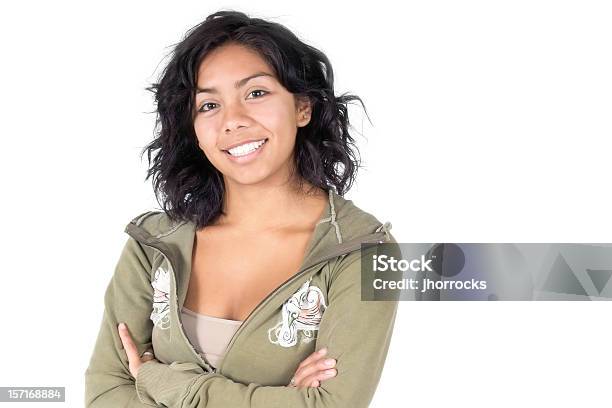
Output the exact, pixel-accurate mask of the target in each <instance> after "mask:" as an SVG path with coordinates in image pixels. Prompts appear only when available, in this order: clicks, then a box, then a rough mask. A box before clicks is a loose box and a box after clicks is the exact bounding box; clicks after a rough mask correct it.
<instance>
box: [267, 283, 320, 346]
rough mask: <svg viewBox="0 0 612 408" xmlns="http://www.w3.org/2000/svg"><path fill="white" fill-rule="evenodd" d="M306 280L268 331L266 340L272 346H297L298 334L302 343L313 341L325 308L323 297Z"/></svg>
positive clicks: (318, 290)
mask: <svg viewBox="0 0 612 408" xmlns="http://www.w3.org/2000/svg"><path fill="white" fill-rule="evenodd" d="M311 280H312V277H311V278H310V279H308V280H307V281H306V282H304V284H303V285H302V286H301V287H300V289H298V291H297V292H295V293H294V294H293V295H291V297H290V298H289V299H287V301H285V303H283V308H282V310H281V320H280V321H279V322H278V323H277V324H276V325H275V326H274V327H272V328H270V329H269V330H268V339H269V340H270V342H271V343H272V344H278V345H280V346H282V347H291V346H294V345H296V344H297V341H298V332H299V331H301V332H302V342H303V343H308V342H311V341H312V340H314V339H315V332H316V331H318V330H319V323H320V322H321V317H323V312H324V311H325V309H326V308H327V306H326V305H325V297H324V296H323V292H322V291H321V289H319V288H318V287H316V286H314V285H311V284H310V281H311Z"/></svg>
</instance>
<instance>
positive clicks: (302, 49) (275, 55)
mask: <svg viewBox="0 0 612 408" xmlns="http://www.w3.org/2000/svg"><path fill="white" fill-rule="evenodd" d="M230 41H231V42H234V43H238V44H241V45H243V46H246V47H249V49H251V50H254V51H256V52H257V53H258V54H259V55H260V56H261V57H262V58H263V59H264V60H265V61H266V62H267V63H268V64H269V65H270V66H271V68H272V69H273V70H274V71H275V75H276V78H277V79H278V81H279V82H280V83H281V84H282V85H283V86H284V87H285V88H286V89H287V90H288V91H289V92H291V93H292V94H294V96H299V97H304V96H306V97H308V98H309V99H310V102H311V106H312V113H311V120H310V122H309V123H308V124H307V125H306V126H304V127H299V128H298V130H297V135H296V143H295V149H294V160H295V163H294V164H295V166H294V167H295V168H296V170H297V173H298V175H299V177H298V181H299V183H300V185H302V184H303V181H304V180H306V181H308V182H309V183H310V184H312V186H313V187H315V188H316V187H319V188H322V189H323V190H325V191H326V192H327V191H328V190H329V189H330V188H333V189H334V190H335V191H336V193H337V194H339V195H344V194H345V192H346V191H348V190H349V189H350V187H351V185H352V184H353V182H354V179H355V177H356V173H357V170H358V168H359V167H360V165H361V159H360V157H359V150H358V149H357V146H356V144H355V140H354V139H353V138H352V137H351V135H350V134H349V131H348V128H349V126H350V123H349V118H348V109H347V108H348V103H349V102H351V101H353V100H357V101H359V102H360V103H361V105H362V106H363V108H364V111H366V110H365V106H364V104H363V101H362V100H361V98H359V97H358V96H355V95H351V94H346V93H345V94H342V95H340V96H335V95H334V75H333V70H332V66H331V63H330V62H329V59H328V58H327V56H326V55H325V54H323V52H321V51H319V50H318V49H316V48H314V47H312V46H309V45H307V44H305V43H304V42H302V41H300V40H299V39H298V38H297V37H296V36H295V34H293V33H292V32H291V31H290V30H289V29H287V28H286V27H285V26H283V25H281V24H278V23H274V22H269V21H266V20H263V19H260V18H251V17H249V16H247V15H246V14H245V13H242V12H239V11H234V10H221V11H217V12H215V13H213V14H211V15H209V16H208V17H207V18H206V20H204V21H203V22H201V23H199V24H198V25H196V26H194V27H192V28H191V29H189V30H188V31H187V32H186V34H185V36H184V37H183V39H182V41H180V42H179V43H177V44H174V47H173V49H172V51H171V53H170V54H171V59H170V61H169V62H168V64H167V65H166V67H165V68H164V70H163V72H162V74H161V80H160V81H159V83H153V84H151V86H149V87H147V88H145V89H146V90H147V91H151V92H153V94H154V96H155V104H156V112H157V115H156V116H157V117H156V122H155V130H154V132H155V136H156V137H155V139H154V140H153V141H152V142H150V143H149V144H148V145H147V146H145V148H144V149H143V151H142V153H141V158H142V155H143V154H144V153H145V152H146V153H147V158H148V161H149V168H148V170H147V175H146V178H145V181H146V180H148V179H149V178H151V177H152V183H153V189H154V191H155V196H156V198H157V201H158V203H160V205H161V206H162V208H163V210H164V211H165V213H166V214H167V215H168V217H169V218H170V219H171V220H172V221H183V220H190V221H193V222H195V223H196V225H197V228H202V227H203V226H205V225H208V224H209V223H211V222H212V221H214V220H215V219H216V218H217V217H218V216H219V215H221V214H223V209H222V204H223V194H224V191H225V186H224V182H223V177H222V174H221V173H220V172H219V171H218V170H217V169H216V168H215V167H214V166H213V165H212V164H211V163H210V161H209V160H208V159H207V158H206V156H205V155H204V153H203V152H202V150H200V147H199V145H198V140H197V137H196V134H195V130H194V126H193V123H194V119H195V114H196V113H197V110H196V109H194V107H195V91H196V88H197V72H198V68H199V65H200V63H201V62H202V60H203V59H204V58H205V57H206V55H207V54H208V53H210V52H211V51H212V50H214V49H215V48H217V47H219V46H220V45H223V44H225V43H227V42H230ZM366 116H367V111H366ZM368 119H369V117H368ZM154 152H156V154H154ZM152 156H154V157H153V158H152Z"/></svg>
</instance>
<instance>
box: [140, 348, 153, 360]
mask: <svg viewBox="0 0 612 408" xmlns="http://www.w3.org/2000/svg"><path fill="white" fill-rule="evenodd" d="M149 353H150V354H149ZM140 359H141V360H142V361H149V360H154V359H155V355H154V353H153V350H152V349H147V350H145V351H143V353H142V357H140Z"/></svg>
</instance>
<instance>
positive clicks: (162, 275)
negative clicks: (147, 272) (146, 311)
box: [151, 266, 170, 330]
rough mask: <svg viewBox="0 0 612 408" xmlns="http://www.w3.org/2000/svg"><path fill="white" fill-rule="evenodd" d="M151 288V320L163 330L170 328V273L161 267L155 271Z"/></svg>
mask: <svg viewBox="0 0 612 408" xmlns="http://www.w3.org/2000/svg"><path fill="white" fill-rule="evenodd" d="M151 286H153V289H154V290H155V291H154V293H153V311H152V312H151V320H152V321H153V324H154V325H155V326H157V327H159V328H160V329H162V330H165V329H169V328H170V273H169V272H168V271H167V270H166V269H164V268H162V267H161V266H160V267H159V268H157V270H156V271H155V275H154V278H153V281H152V282H151Z"/></svg>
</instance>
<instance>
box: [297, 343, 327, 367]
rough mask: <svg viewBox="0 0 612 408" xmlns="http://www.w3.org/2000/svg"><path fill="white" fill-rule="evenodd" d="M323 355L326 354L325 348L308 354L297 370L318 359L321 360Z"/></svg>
mask: <svg viewBox="0 0 612 408" xmlns="http://www.w3.org/2000/svg"><path fill="white" fill-rule="evenodd" d="M325 354H327V348H326V347H323V348H322V349H320V350H318V351H315V352H313V353H312V354H310V355H309V356H308V357H306V358H305V359H304V360H303V361H302V362H301V363H300V365H299V366H298V368H302V367H304V366H307V365H308V364H310V363H312V362H314V361H317V360H319V359H320V358H322V357H323V356H324V355H325Z"/></svg>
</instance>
